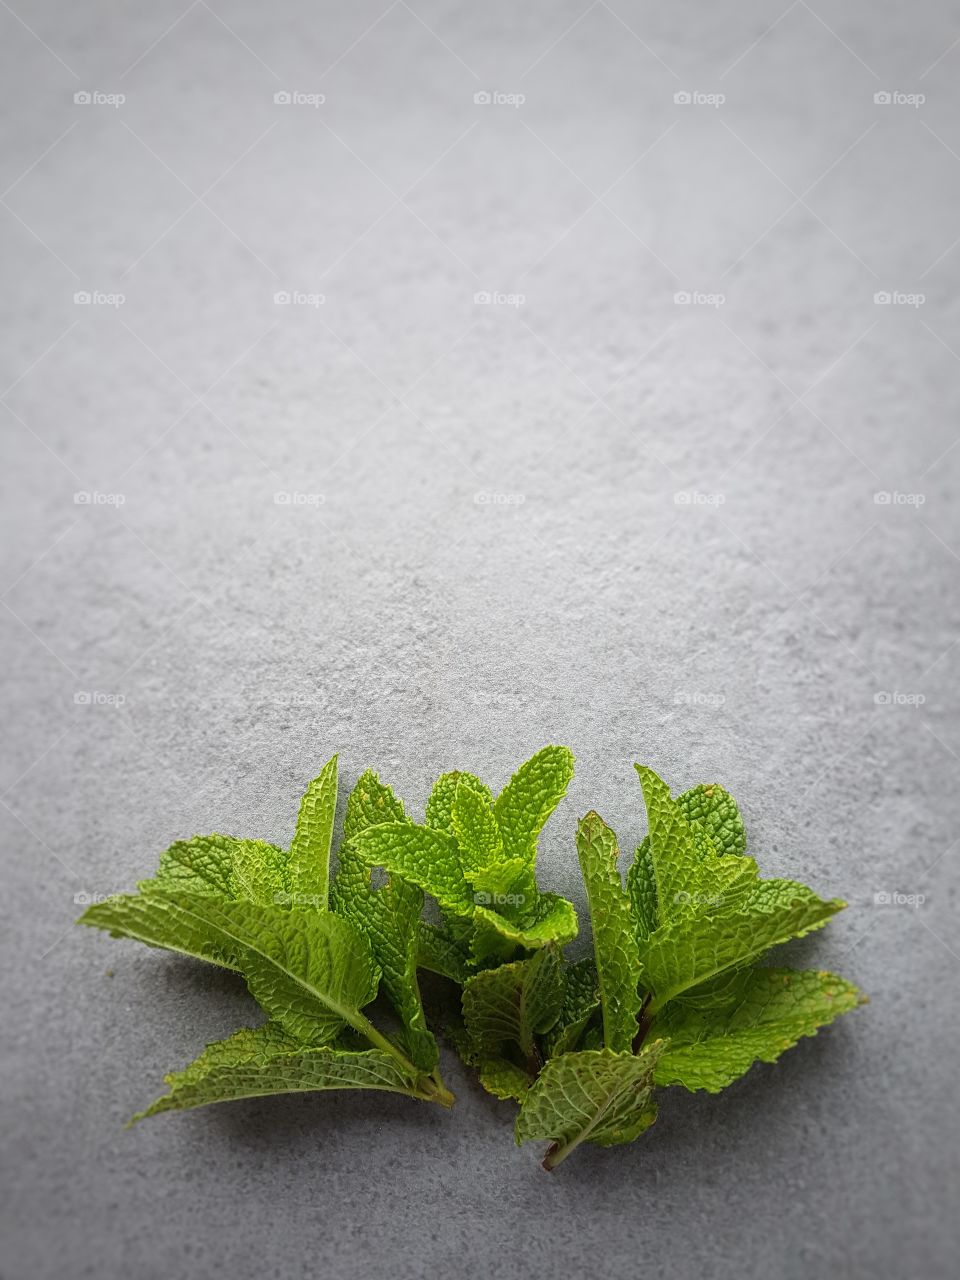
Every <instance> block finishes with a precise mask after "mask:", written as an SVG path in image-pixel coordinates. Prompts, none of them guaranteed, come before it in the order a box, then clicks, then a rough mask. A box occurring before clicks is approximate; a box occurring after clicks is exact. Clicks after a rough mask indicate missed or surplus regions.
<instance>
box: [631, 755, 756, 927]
mask: <svg viewBox="0 0 960 1280" xmlns="http://www.w3.org/2000/svg"><path fill="white" fill-rule="evenodd" d="M636 770H637V773H638V774H639V775H640V782H641V785H642V787H643V798H644V800H645V802H646V806H647V822H648V825H649V829H650V830H649V837H648V838H649V841H650V845H649V855H650V866H651V867H652V869H653V882H654V884H655V886H656V898H657V921H658V923H659V924H663V923H664V922H666V921H668V920H671V919H675V918H677V917H680V916H685V917H691V916H696V915H699V914H702V912H703V911H704V910H706V909H708V908H714V909H715V908H717V907H718V906H728V907H729V906H733V905H734V904H735V903H736V902H737V901H739V900H741V899H742V898H744V897H745V896H746V895H747V894H749V893H750V892H751V890H752V888H753V886H754V885H755V883H756V882H757V878H758V877H757V864H756V863H755V862H754V860H753V859H752V858H746V857H737V856H734V855H726V856H724V855H721V854H719V853H718V852H717V850H716V846H715V845H714V843H713V841H712V839H711V838H710V836H709V835H708V834H707V832H706V831H705V830H704V829H703V828H702V827H701V826H698V825H694V824H692V823H691V822H690V821H689V820H688V819H687V818H686V816H685V815H684V812H683V809H682V807H681V805H680V804H679V803H678V801H676V800H674V799H673V798H672V797H671V795H670V788H669V787H668V786H667V784H666V783H665V782H664V781H663V779H662V778H659V777H658V776H657V775H656V774H655V773H654V772H653V770H652V769H648V768H645V767H644V766H642V765H637V766H636Z"/></svg>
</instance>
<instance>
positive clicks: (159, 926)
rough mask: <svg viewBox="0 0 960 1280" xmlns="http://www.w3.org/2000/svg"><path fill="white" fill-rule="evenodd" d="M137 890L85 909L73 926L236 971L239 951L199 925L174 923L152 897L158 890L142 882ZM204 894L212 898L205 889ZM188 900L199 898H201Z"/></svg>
mask: <svg viewBox="0 0 960 1280" xmlns="http://www.w3.org/2000/svg"><path fill="white" fill-rule="evenodd" d="M141 889H142V890H143V892H142V893H139V894H135V893H118V894H114V895H113V896H112V897H110V898H107V899H106V901H104V902H97V903H94V905H93V906H91V907H87V909H86V911H84V913H83V915H82V916H81V917H80V918H79V920H78V921H77V924H83V925H89V926H90V927H91V928H94V929H103V930H105V931H106V932H107V933H109V934H110V936H111V937H112V938H133V939H134V940H135V941H137V942H143V943H145V944H146V945H147V946H148V947H160V948H162V949H163V950H165V951H176V952H179V953H180V954H181V955H185V956H192V957H193V958H194V959H196V960H206V961H207V962H209V963H210V964H217V965H220V966H221V967H222V968H224V969H239V968H240V951H241V949H240V948H239V947H237V946H236V945H234V944H232V943H230V942H228V941H226V940H225V939H224V938H223V936H222V935H221V934H220V933H218V932H217V931H216V930H214V929H211V928H208V927H207V926H206V925H204V924H203V922H201V921H182V920H176V919H174V918H173V917H172V916H171V914H170V912H169V911H168V909H167V907H166V905H165V904H164V903H163V902H162V901H161V902H158V901H157V900H156V898H155V897H154V893H155V892H162V886H160V885H157V884H155V883H153V882H151V881H144V882H143V884H142V885H141ZM175 892H176V893H177V895H178V896H179V895H180V894H181V892H182V891H181V890H179V889H177V890H175ZM206 892H207V893H211V894H212V891H211V890H209V889H207V890H206ZM190 896H193V897H200V896H201V894H199V893H194V894H191V895H190Z"/></svg>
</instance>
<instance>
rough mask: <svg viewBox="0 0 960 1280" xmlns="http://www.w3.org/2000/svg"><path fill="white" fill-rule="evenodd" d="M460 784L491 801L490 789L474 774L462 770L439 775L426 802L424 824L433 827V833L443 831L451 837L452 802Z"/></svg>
mask: <svg viewBox="0 0 960 1280" xmlns="http://www.w3.org/2000/svg"><path fill="white" fill-rule="evenodd" d="M461 782H462V783H464V784H465V785H466V786H468V787H470V788H471V790H473V791H477V792H479V793H480V794H481V795H482V796H484V798H485V799H486V800H488V801H490V802H492V801H493V794H492V792H491V791H490V788H489V787H488V786H486V784H485V783H483V782H481V781H480V779H479V778H478V777H476V775H475V774H472V773H464V772H463V771H462V770H455V771H454V772H453V773H441V775H440V777H439V778H438V779H437V780H436V782H435V783H434V784H433V790H432V791H431V792H430V798H429V799H428V800H427V812H426V822H427V826H428V827H433V828H434V830H435V831H445V832H446V834H447V835H448V836H452V835H453V802H454V800H455V799H456V795H457V787H458V786H459V785H460V783H461Z"/></svg>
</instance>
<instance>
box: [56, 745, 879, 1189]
mask: <svg viewBox="0 0 960 1280" xmlns="http://www.w3.org/2000/svg"><path fill="white" fill-rule="evenodd" d="M635 767H636V771H637V774H638V775H639V779H640V786H641V790H642V795H643V800H644V802H645V805H646V810H647V825H648V834H647V835H646V836H645V837H644V839H643V841H642V842H641V844H640V846H639V848H638V849H637V851H636V855H635V857H634V860H633V863H632V865H631V866H630V867H629V869H628V871H627V875H626V884H624V882H623V879H622V877H621V869H620V864H619V856H620V854H619V848H618V844H617V838H616V836H615V834H614V833H613V831H612V830H611V829H610V828H609V827H608V826H607V825H606V823H605V822H604V821H603V819H602V818H601V817H600V816H599V815H598V814H596V813H593V812H591V813H588V814H587V815H586V817H584V818H583V819H582V820H581V821H580V823H579V825H578V827H577V832H576V849H577V854H578V857H579V862H580V868H581V871H582V874H583V879H584V883H585V887H586V897H587V902H588V905H589V909H590V917H591V921H592V929H593V956H592V958H581V959H577V960H572V961H571V960H570V959H569V958H567V957H566V956H565V955H564V952H563V949H564V947H565V946H566V945H567V944H568V943H570V942H571V941H572V940H573V939H574V938H575V937H576V935H577V932H578V921H577V913H576V911H575V909H574V906H573V904H572V903H571V902H568V901H567V900H566V899H564V898H561V897H557V896H556V895H555V894H552V893H544V892H541V891H540V889H539V887H538V885H537V879H536V858H537V845H538V840H539V836H540V833H541V831H542V830H543V827H544V825H545V823H546V822H547V820H548V819H549V817H550V816H551V814H552V813H553V811H554V810H555V809H556V807H557V805H558V804H559V802H560V801H561V799H562V798H563V796H564V795H565V793H566V790H567V787H568V785H569V783H570V780H571V778H572V776H573V755H572V753H571V752H570V751H569V750H568V749H567V748H566V747H557V746H547V747H544V748H543V749H542V750H541V751H538V752H537V754H536V755H535V756H533V757H532V759H530V760H528V761H527V762H526V763H525V764H523V765H521V767H520V768H519V769H518V770H517V771H516V773H515V774H514V775H513V777H512V778H511V779H510V781H509V782H508V783H507V785H506V787H504V789H503V790H502V791H501V792H500V794H499V795H498V796H497V797H496V798H494V796H493V794H492V793H491V791H490V789H489V788H488V787H487V786H486V785H485V784H484V783H483V782H481V781H480V779H479V778H477V777H475V776H474V775H473V774H470V773H462V772H454V773H445V774H443V775H441V776H440V777H439V778H438V779H437V781H436V783H435V784H434V787H433V790H432V791H431V793H430V797H429V799H428V800H427V805H426V814H425V821H424V822H423V823H417V822H415V821H413V819H411V818H410V817H409V816H408V815H407V813H406V811H405V808H404V805H403V803H402V802H401V801H400V800H399V799H398V798H397V797H396V796H395V795H394V793H393V791H392V790H391V789H390V787H389V786H386V785H385V784H384V783H382V782H381V781H380V779H379V778H378V777H377V775H376V774H375V773H373V772H372V771H367V772H366V773H364V774H363V775H362V776H361V777H360V778H359V780H358V781H357V783H356V786H355V787H354V788H353V791H352V792H351V793H350V796H349V798H348V801H347V806H346V816H345V819H344V823H343V831H342V837H341V840H340V844H339V848H338V852H337V870H336V876H335V877H334V878H333V879H332V881H331V873H330V861H331V851H332V846H333V839H334V826H335V816H336V809H337V786H338V761H337V757H336V756H334V757H333V758H332V759H331V760H330V761H328V763H327V764H326V765H325V766H324V768H323V770H322V771H321V773H320V775H319V777H318V778H316V779H315V780H314V781H313V782H311V783H310V785H309V787H308V788H307V791H306V794H305V795H304V797H303V800H302V801H301V804H300V811H299V816H298V819H297V826H296V831H295V834H294V837H293V842H292V844H291V846H290V848H289V850H284V849H281V848H279V847H277V846H276V845H272V844H267V843H265V842H263V841H260V840H244V839H238V838H235V837H232V836H224V835H209V836H194V837H193V839H191V840H185V841H178V842H177V843H175V844H173V845H171V846H170V848H169V849H167V850H166V852H164V853H163V854H162V855H161V857H160V865H159V867H158V869H157V873H156V875H155V876H154V877H153V879H151V880H145V881H142V882H141V883H140V884H139V885H138V892H137V893H135V894H129V895H114V896H113V897H111V898H109V899H107V900H105V901H103V902H99V903H97V904H96V905H94V906H91V907H89V908H88V910H87V911H86V912H85V913H84V914H83V916H82V917H81V919H80V923H81V924H86V925H92V926H95V927H97V928H100V929H105V930H107V931H108V932H109V933H111V934H112V935H113V936H114V937H126V938H136V939H138V940H139V941H141V942H144V943H146V944H147V945H148V946H152V947H162V948H166V949H167V950H171V951H178V952H181V953H183V954H185V955H188V956H193V957H196V958H198V959H201V960H205V961H208V962H210V963H212V964H216V965H221V966H223V967H224V968H227V969H233V970H236V971H237V972H239V973H240V974H242V976H243V978H244V979H245V980H246V983H247V986H248V988H249V990H250V993H251V995H252V996H253V997H254V999H255V1000H256V1001H257V1002H258V1004H259V1005H260V1006H261V1008H262V1009H263V1011H264V1013H265V1015H266V1020H265V1021H264V1022H263V1023H262V1024H261V1025H260V1026H258V1027H256V1028H254V1029H249V1028H244V1029H242V1030H240V1031H237V1032H236V1033H235V1034H234V1035H232V1036H229V1037H228V1038H227V1039H226V1040H219V1041H216V1042H214V1043H212V1044H208V1045H207V1047H206V1048H205V1049H204V1051H203V1053H201V1054H200V1056H199V1057H198V1058H197V1059H196V1061H195V1062H193V1063H191V1064H190V1065H189V1066H188V1067H186V1068H185V1069H184V1070H182V1071H177V1072H174V1073H172V1074H171V1075H169V1076H167V1077H166V1081H167V1084H168V1085H169V1092H168V1093H167V1094H165V1095H164V1096H163V1097H161V1098H159V1099H158V1100H157V1101H156V1102H154V1103H153V1104H152V1106H150V1107H148V1108H147V1110H146V1111H144V1112H142V1113H141V1114H140V1115H138V1116H135V1117H134V1120H139V1119H142V1118H144V1117H145V1116H151V1115H156V1114H158V1113H160V1112H162V1111H176V1110H185V1109H187V1108H190V1107H199V1106H204V1105H206V1104H208V1103H214V1102H227V1101H230V1100H233V1099H238V1098H250V1097H262V1096H264V1095H268V1094H277V1093H297V1092H311V1091H315V1090H323V1089H380V1090H387V1091H389V1092H393V1093H403V1094H407V1095H409V1096H410V1097H411V1098H417V1099H420V1100H422V1101H425V1102H437V1103H440V1104H441V1105H442V1106H445V1107H449V1106H451V1105H452V1103H453V1100H454V1099H453V1095H452V1094H451V1093H450V1092H449V1090H448V1089H447V1088H446V1086H445V1085H444V1083H443V1080H442V1078H441V1076H440V1070H439V1061H440V1054H439V1047H438V1043H437V1039H436V1036H435V1034H434V1032H433V1031H432V1030H431V1029H430V1026H429V1025H428V1019H427V1015H426V1013H425V1007H424V999H423V996H422V993H421V983H420V974H421V972H422V971H427V972H429V973H431V974H433V975H439V977H440V979H442V980H445V981H444V982H441V983H440V985H441V986H443V985H446V986H448V987H452V989H453V990H454V991H455V992H456V994H457V996H458V999H457V1000H456V1002H455V1005H454V1007H453V1008H454V1011H452V1012H451V1009H450V1007H449V1006H450V1002H449V1001H448V1008H447V1011H446V1012H445V1013H444V1014H443V1015H442V1026H443V1031H444V1033H445V1035H446V1038H447V1039H448V1040H449V1041H450V1043H452V1045H453V1046H454V1048H455V1049H456V1050H457V1052H458V1053H459V1054H460V1056H461V1058H462V1059H463V1060H464V1062H466V1063H467V1064H468V1065H469V1066H471V1067H473V1068H475V1069H476V1071H477V1075H478V1077H479V1081H480V1084H481V1085H482V1086H483V1087H484V1088H485V1089H486V1090H488V1091H489V1092H490V1093H492V1094H494V1095H495V1096H496V1097H498V1098H501V1099H513V1100H515V1101H516V1102H518V1103H519V1104H520V1110H519V1114H518V1115H517V1120H516V1139H517V1142H518V1143H521V1142H525V1141H527V1140H528V1139H533V1140H541V1141H547V1142H549V1143H550V1146H549V1149H548V1151H547V1153H546V1156H545V1158H544V1161H543V1164H544V1167H545V1168H547V1169H552V1168H554V1167H555V1166H556V1165H558V1164H559V1163H560V1162H561V1161H562V1160H564V1159H566V1157H567V1156H568V1155H570V1153H571V1152H573V1151H574V1150H575V1149H576V1148H577V1147H578V1146H579V1145H580V1144H581V1143H582V1142H592V1143H596V1144H598V1145H600V1146H602V1147H610V1146H617V1145H619V1144H621V1143H625V1142H631V1141H633V1139H635V1138H638V1137H639V1136H640V1135H641V1134H642V1133H644V1132H645V1131H646V1130H647V1129H648V1128H649V1127H650V1125H652V1124H653V1122H654V1120H655V1119H656V1117H657V1100H656V1090H657V1089H658V1088H662V1087H666V1086H670V1085H679V1086H682V1087H683V1088H685V1089H688V1090H691V1091H695V1090H698V1089H703V1090H706V1091H708V1092H710V1093H717V1092H719V1091H720V1090H721V1089H723V1088H725V1087H726V1086H727V1085H728V1084H731V1083H732V1082H733V1081H734V1080H737V1079H738V1078H739V1077H741V1076H742V1075H744V1074H745V1073H746V1072H747V1070H748V1069H749V1068H750V1067H751V1066H752V1065H753V1063H755V1062H774V1061H775V1060H776V1059H777V1058H778V1057H779V1056H780V1054H781V1053H782V1052H783V1051H784V1050H786V1049H789V1048H791V1047H792V1046H793V1045H795V1044H796V1043H797V1041H798V1040H799V1039H800V1038H801V1037H803V1036H809V1035H813V1034H815V1033H816V1031H817V1029H818V1028H819V1027H821V1026H824V1025H826V1024H827V1023H830V1022H832V1021H833V1020H834V1019H835V1018H836V1017H838V1016H839V1015H840V1014H841V1013H845V1012H847V1011H848V1010H849V1009H852V1008H854V1007H855V1006H856V1005H858V1004H862V1003H863V1002H864V1001H865V999H866V997H864V996H863V995H862V994H861V993H860V992H859V991H858V990H857V989H856V988H855V987H854V986H853V985H852V984H851V983H849V982H847V981H845V980H844V979H843V978H839V977H837V976H835V975H834V974H831V973H826V972H824V971H814V970H795V969H787V968H780V967H777V968H771V967H766V966H762V965H758V964H757V961H758V960H759V959H760V958H761V957H762V956H763V955H764V953H765V952H767V951H768V950H769V949H770V948H771V947H774V946H777V945H778V944H780V943H783V942H786V941H788V940H789V939H791V938H798V937H802V936H803V935H804V934H807V933H809V932H811V931H812V930H814V929H818V928H820V927H821V926H822V925H824V924H826V922H827V921H828V920H829V919H830V917H831V916H832V915H834V914H835V913H836V912H837V911H839V910H840V909H841V908H842V907H843V906H844V905H845V904H844V903H843V902H841V901H840V900H838V899H829V900H824V899H822V898H820V897H818V896H817V895H816V894H815V893H814V892H813V891H812V890H811V889H808V888H807V887H806V886H805V885H802V884H799V883H797V882H796V881H793V880H780V879H774V880H763V879H761V878H760V875H759V872H758V870H757V864H756V862H755V861H754V860H753V858H751V857H749V856H748V855H747V854H746V838H745V834H744V826H743V821H742V819H741V816H740V812H739V809H738V807H737V804H736V802H735V801H734V799H733V797H732V796H731V795H730V794H729V793H728V792H727V791H725V790H724V789H723V788H722V787H720V786H718V785H716V784H713V783H711V784H704V785H701V786H698V787H694V788H693V789H692V790H690V791H687V792H685V793H683V794H682V795H680V796H677V797H676V798H674V797H672V796H671V794H670V790H669V788H668V787H667V785H666V784H665V783H664V782H663V781H662V780H661V779H660V778H659V777H658V776H657V774H656V773H654V771H653V770H652V769H650V768H647V767H644V766H642V765H637V766H635ZM434 980H436V979H434ZM378 996H380V997H381V998H380V999H379V1000H377V998H378ZM375 1000H377V1005H376V1010H378V1011H379V1017H378V1022H379V1024H380V1025H377V1023H375V1022H374V1020H373V1018H374V1011H373V1010H372V1008H371V1007H372V1006H373V1005H374V1001H375Z"/></svg>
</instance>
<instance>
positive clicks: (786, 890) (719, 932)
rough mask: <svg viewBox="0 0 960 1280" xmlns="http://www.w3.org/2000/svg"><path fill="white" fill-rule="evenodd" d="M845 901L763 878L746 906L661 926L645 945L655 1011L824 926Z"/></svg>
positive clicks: (642, 948)
mask: <svg viewBox="0 0 960 1280" xmlns="http://www.w3.org/2000/svg"><path fill="white" fill-rule="evenodd" d="M844 906H846V903H844V902H841V901H840V900H839V899H836V898H834V899H829V900H826V901H825V900H824V899H822V898H818V897H817V895H816V894H815V893H814V892H813V890H812V889H808V888H807V887H806V885H802V884H797V883H795V882H794V881H792V880H761V881H758V882H757V884H756V887H755V888H754V890H753V892H752V893H751V894H750V895H749V897H748V898H747V899H746V900H745V901H744V902H743V903H742V905H740V904H736V905H735V906H734V907H733V908H732V909H726V910H723V911H718V912H716V913H715V914H705V915H700V916H696V917H692V918H679V919H674V920H671V921H669V922H668V923H667V924H665V925H661V926H660V928H659V929H657V930H655V931H654V932H653V933H652V934H651V935H650V937H649V938H648V939H647V940H646V942H645V943H642V944H641V946H640V960H641V964H642V966H643V981H644V983H645V985H646V986H647V987H648V988H649V989H650V991H651V993H652V996H653V999H652V1002H651V1004H650V1013H651V1014H654V1013H656V1012H657V1011H658V1010H659V1009H661V1008H662V1007H663V1006H664V1005H665V1004H666V1003H667V1002H668V1001H670V1000H673V999H674V998H675V997H676V996H679V995H681V994H682V993H683V992H685V991H686V990H688V988H690V987H696V986H699V985H700V984H701V983H704V982H708V981H710V980H711V979H713V978H715V977H717V976H718V975H719V974H721V973H723V972H724V971H725V970H726V969H730V968H734V967H737V968H741V967H743V966H744V965H746V964H748V963H750V962H751V961H753V960H755V959H756V958H757V957H758V956H760V955H762V954H763V952H764V951H767V950H768V949H769V948H770V947H774V946H777V945H778V944H779V943H781V942H786V941H788V939H790V938H802V937H803V936H804V934H807V933H810V932H811V931H812V930H814V929H819V928H821V927H822V926H823V925H824V924H826V922H827V921H828V920H829V919H830V917H831V916H832V915H835V914H836V912H838V911H841V910H842V909H843V907H844Z"/></svg>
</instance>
